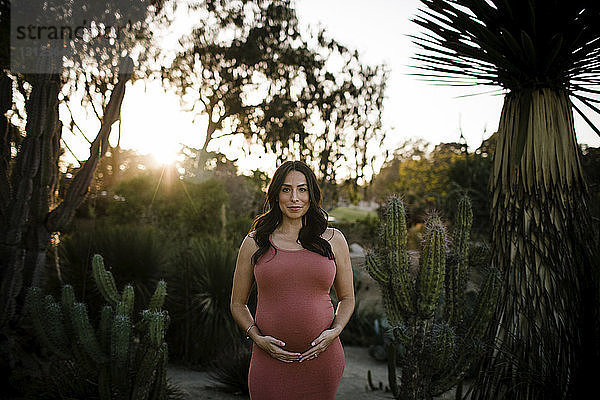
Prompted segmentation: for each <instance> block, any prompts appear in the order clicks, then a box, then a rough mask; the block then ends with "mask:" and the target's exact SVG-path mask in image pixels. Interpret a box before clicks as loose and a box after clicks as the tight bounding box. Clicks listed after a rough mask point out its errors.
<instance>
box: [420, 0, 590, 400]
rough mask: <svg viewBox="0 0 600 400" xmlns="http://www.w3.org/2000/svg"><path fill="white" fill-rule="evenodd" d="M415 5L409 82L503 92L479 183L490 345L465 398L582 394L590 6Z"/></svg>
mask: <svg viewBox="0 0 600 400" xmlns="http://www.w3.org/2000/svg"><path fill="white" fill-rule="evenodd" d="M422 5H423V6H424V7H423V8H421V10H420V13H419V14H418V16H417V17H416V18H415V20H414V21H415V22H416V23H417V24H418V25H420V26H421V27H422V28H424V29H425V31H424V32H423V33H421V34H419V35H416V36H414V41H415V42H416V44H417V45H418V46H419V47H420V51H419V52H418V53H417V54H416V55H415V60H416V62H417V63H418V64H417V65H418V67H419V68H421V69H422V71H421V73H420V75H422V76H423V77H424V78H425V79H429V80H432V81H433V82H435V83H441V84H451V85H491V86H496V87H500V88H501V90H503V91H504V93H505V97H504V105H503V108H502V114H501V116H500V123H499V128H498V138H497V142H496V151H495V154H494V160H493V167H492V173H491V176H490V189H491V192H492V201H491V218H492V227H493V228H492V229H493V231H492V248H493V259H494V263H495V264H496V265H497V266H499V267H501V269H502V270H503V271H504V289H503V297H502V299H501V301H500V302H499V304H498V307H497V310H496V315H497V318H498V326H497V328H496V329H495V330H494V331H493V332H491V334H492V335H493V336H494V337H495V344H496V345H497V348H496V349H495V350H494V351H491V352H490V354H489V356H488V357H487V358H486V361H485V364H484V368H485V370H484V371H483V372H482V373H481V374H480V376H479V379H480V380H479V383H480V384H479V385H477V388H476V390H475V394H474V398H482V399H489V398H511V399H533V398H544V399H546V398H548V399H550V398H568V397H577V396H583V393H584V392H585V390H587V389H590V385H594V384H595V382H594V380H593V379H592V375H591V374H593V372H592V371H594V370H595V368H596V365H597V362H598V353H599V352H598V341H597V334H598V329H597V328H598V325H597V323H598V319H597V317H598V314H597V307H598V297H597V293H598V292H597V290H598V286H597V284H598V280H597V278H598V264H597V262H598V257H597V253H596V255H594V253H595V252H597V250H598V247H597V246H598V244H597V243H594V235H592V234H591V232H590V225H589V222H588V217H589V216H588V206H587V203H586V201H587V187H586V182H585V179H584V175H583V172H582V166H581V163H580V154H579V148H578V146H577V141H576V136H575V130H574V125H573V110H575V111H576V112H578V113H579V114H580V115H581V116H582V117H583V119H584V120H585V121H587V122H589V123H590V125H591V120H590V118H589V116H588V114H589V110H592V111H594V112H598V111H600V110H599V109H598V107H597V104H598V100H597V98H596V97H595V95H597V94H598V93H599V91H598V89H597V85H598V83H600V4H598V2H595V1H586V0H569V1H559V0H548V1H544V2H541V1H535V0H485V1H483V0H480V1H478V0H422ZM584 107H585V108H584ZM592 128H593V129H594V131H596V132H597V133H600V131H599V130H598V129H597V128H596V127H593V125H592ZM592 387H593V386H592ZM594 391H595V388H594V389H592V391H591V392H590V391H588V392H587V393H593V392H594ZM577 398H579V397H577Z"/></svg>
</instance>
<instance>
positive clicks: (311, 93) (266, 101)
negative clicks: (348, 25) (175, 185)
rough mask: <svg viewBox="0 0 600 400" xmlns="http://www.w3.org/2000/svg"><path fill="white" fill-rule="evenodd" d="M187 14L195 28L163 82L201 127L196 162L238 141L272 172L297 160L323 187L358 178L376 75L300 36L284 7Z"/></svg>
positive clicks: (372, 129) (380, 77) (377, 101)
mask: <svg viewBox="0 0 600 400" xmlns="http://www.w3.org/2000/svg"><path fill="white" fill-rule="evenodd" d="M189 4H190V5H189V7H190V9H192V10H195V12H197V13H198V14H197V20H198V21H199V23H198V25H197V26H195V27H194V29H193V30H192V31H191V32H190V34H188V35H185V36H184V37H183V38H182V39H181V40H180V43H181V45H182V49H181V50H180V51H179V52H177V54H176V55H175V56H174V58H173V59H172V60H171V61H170V63H169V64H168V66H165V67H164V68H163V69H162V79H163V82H164V83H165V85H166V86H169V87H173V88H175V89H176V92H177V93H178V94H179V95H180V96H181V98H182V102H183V103H184V104H185V105H186V106H187V107H189V109H190V110H191V111H193V112H194V113H196V114H197V115H199V116H201V117H202V118H204V119H205V120H206V128H204V132H202V133H201V134H204V141H203V143H202V145H201V146H200V148H199V149H198V150H199V152H200V153H202V152H204V153H207V149H208V147H209V144H210V143H214V142H217V141H220V142H221V143H223V140H226V139H232V138H233V137H235V136H238V137H244V139H245V140H246V142H247V143H248V144H250V145H260V146H261V147H263V148H264V149H265V151H267V152H271V153H275V154H277V155H278V160H279V162H281V161H282V160H285V158H287V157H303V158H305V159H306V160H307V162H309V163H310V164H313V165H314V166H315V168H316V169H317V171H319V174H318V175H319V178H320V179H321V180H322V181H323V182H325V181H330V180H332V179H333V180H334V179H335V173H336V170H337V169H340V168H341V166H342V165H343V166H345V165H347V164H349V163H353V164H356V165H358V168H359V169H358V177H359V178H360V177H361V176H362V165H365V164H368V163H369V162H370V159H371V157H372V155H370V154H369V155H365V154H364V152H363V149H365V148H366V143H367V142H368V141H370V140H371V139H372V138H374V137H379V136H381V129H380V115H379V112H380V110H381V108H382V101H383V90H384V87H385V85H384V82H383V81H384V79H385V74H384V70H383V67H382V66H375V67H371V66H367V65H365V64H364V63H362V61H361V59H360V57H359V56H358V54H357V53H356V52H353V51H351V50H349V49H348V48H346V47H344V46H342V45H341V44H339V43H338V42H337V41H335V40H333V39H330V38H327V36H326V35H325V33H324V32H323V31H321V32H318V33H312V32H310V31H302V30H301V28H300V25H299V23H298V19H297V16H296V13H295V10H294V2H293V1H291V0H278V1H272V0H233V1H224V0H210V1H209V0H203V1H190V2H189ZM340 65H341V66H340ZM352 128H354V130H352ZM348 135H353V136H352V138H349V136H348ZM230 143H231V141H230ZM352 146H354V147H355V148H356V153H355V154H354V156H353V157H351V156H350V155H349V154H350V153H352ZM342 148H343V149H344V151H342V150H341V149H342ZM198 157H200V158H202V157H206V154H205V155H204V156H202V155H201V154H199V155H198ZM344 163H345V164H344Z"/></svg>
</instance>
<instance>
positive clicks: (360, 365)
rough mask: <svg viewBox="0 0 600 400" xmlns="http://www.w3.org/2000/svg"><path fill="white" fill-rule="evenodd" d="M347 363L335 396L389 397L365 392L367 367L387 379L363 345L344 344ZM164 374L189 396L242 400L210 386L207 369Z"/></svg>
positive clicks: (358, 399) (356, 399) (345, 399)
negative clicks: (204, 370) (205, 370)
mask: <svg viewBox="0 0 600 400" xmlns="http://www.w3.org/2000/svg"><path fill="white" fill-rule="evenodd" d="M344 355H345V357H346V366H345V367H344V375H343V376H342V381H341V383H340V387H339V389H338V392H337V396H336V400H366V399H378V398H381V399H391V398H392V396H391V394H389V393H384V392H382V391H375V392H373V391H368V392H367V389H366V387H367V370H369V369H370V370H371V373H372V375H373V381H374V383H376V384H377V383H379V381H382V382H386V381H387V367H386V364H385V363H380V362H378V361H376V360H375V359H373V358H372V357H371V356H369V354H368V352H367V349H366V348H363V347H353V346H345V347H344ZM167 376H168V377H169V378H170V380H171V382H172V383H175V384H177V385H178V386H179V387H180V388H181V389H183V390H184V391H185V393H186V394H187V397H186V398H187V399H188V400H208V399H211V400H243V399H247V397H246V396H241V395H233V394H228V393H223V392H220V391H218V390H215V389H213V388H211V387H210V386H211V385H212V383H211V381H210V379H209V378H208V373H206V372H197V371H193V370H190V369H185V368H182V367H178V366H171V365H169V367H168V370H167Z"/></svg>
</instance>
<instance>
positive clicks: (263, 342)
mask: <svg viewBox="0 0 600 400" xmlns="http://www.w3.org/2000/svg"><path fill="white" fill-rule="evenodd" d="M254 343H256V345H257V346H258V347H260V348H261V349H263V350H264V351H265V352H266V353H267V354H269V355H270V356H271V357H273V358H275V359H277V360H279V361H283V362H287V363H291V362H294V361H298V360H299V359H300V356H301V355H302V354H300V353H292V352H290V351H287V350H284V349H283V348H282V347H284V346H285V343H284V342H283V341H281V340H279V339H276V338H274V337H273V336H268V335H265V336H259V337H258V338H256V340H254Z"/></svg>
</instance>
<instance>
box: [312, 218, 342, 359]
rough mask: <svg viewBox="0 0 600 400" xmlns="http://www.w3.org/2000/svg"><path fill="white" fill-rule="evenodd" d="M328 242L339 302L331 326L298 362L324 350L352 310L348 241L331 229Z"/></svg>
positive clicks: (334, 284)
mask: <svg viewBox="0 0 600 400" xmlns="http://www.w3.org/2000/svg"><path fill="white" fill-rule="evenodd" d="M330 242H331V249H332V250H333V254H334V256H335V265H336V273H335V281H334V282H333V287H334V289H335V294H336V296H337V298H338V300H339V302H338V305H337V309H336V311H335V317H334V318H333V322H332V323H331V327H330V328H329V329H326V330H324V331H323V332H322V333H321V334H320V335H319V337H317V338H316V339H315V340H314V341H313V342H312V343H311V346H312V347H311V348H309V349H308V350H307V351H305V352H304V353H302V357H301V358H300V362H302V361H305V360H309V359H311V358H314V357H317V356H318V355H319V353H322V352H323V351H325V349H327V347H329V345H330V344H331V342H333V340H334V339H335V338H336V337H338V336H339V335H340V333H342V330H343V329H344V327H345V326H346V324H347V323H348V321H349V320H350V317H351V316H352V313H353V312H354V283H353V277H352V264H351V263H350V251H349V249H348V243H346V238H344V235H343V234H342V232H340V231H339V230H337V229H333V237H332V238H331V240H330Z"/></svg>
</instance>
